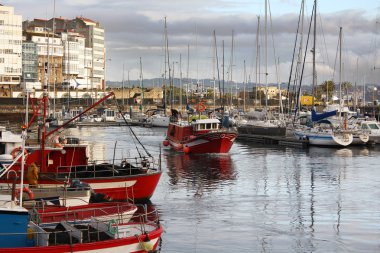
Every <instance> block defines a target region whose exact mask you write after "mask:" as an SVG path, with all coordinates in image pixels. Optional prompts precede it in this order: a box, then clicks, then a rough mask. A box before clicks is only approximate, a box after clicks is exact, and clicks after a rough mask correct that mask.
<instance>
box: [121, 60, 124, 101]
mask: <svg viewBox="0 0 380 253" xmlns="http://www.w3.org/2000/svg"><path fill="white" fill-rule="evenodd" d="M121 86H122V87H121V101H122V105H123V107H124V62H123V81H122V82H121Z"/></svg>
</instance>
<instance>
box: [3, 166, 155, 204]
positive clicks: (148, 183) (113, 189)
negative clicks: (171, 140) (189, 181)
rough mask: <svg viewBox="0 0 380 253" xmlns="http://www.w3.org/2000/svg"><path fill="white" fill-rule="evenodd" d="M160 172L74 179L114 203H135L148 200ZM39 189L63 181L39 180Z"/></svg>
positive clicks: (59, 184)
mask: <svg viewBox="0 0 380 253" xmlns="http://www.w3.org/2000/svg"><path fill="white" fill-rule="evenodd" d="M161 174H162V172H161V171H157V172H153V173H147V174H141V175H131V176H128V177H117V176H115V177H112V178H111V177H107V178H75V179H78V180H80V181H81V182H84V183H87V184H89V185H90V187H91V188H92V189H93V190H94V192H95V193H101V194H104V195H106V196H108V197H109V198H110V199H112V200H115V201H126V200H134V201H135V202H145V201H147V200H149V199H150V198H151V197H152V195H153V193H154V191H155V189H156V186H157V184H158V181H159V180H160V177H161ZM0 183H1V184H7V185H8V181H7V180H5V179H1V180H0ZM39 185H40V186H41V187H57V186H63V185H64V183H63V181H59V180H54V179H53V180H47V179H41V180H39Z"/></svg>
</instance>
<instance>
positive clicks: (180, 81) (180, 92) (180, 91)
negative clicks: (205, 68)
mask: <svg viewBox="0 0 380 253" xmlns="http://www.w3.org/2000/svg"><path fill="white" fill-rule="evenodd" d="M179 88H180V89H179V108H180V109H179V110H180V112H181V111H182V54H179Z"/></svg>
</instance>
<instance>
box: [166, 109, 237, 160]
mask: <svg viewBox="0 0 380 253" xmlns="http://www.w3.org/2000/svg"><path fill="white" fill-rule="evenodd" d="M172 119H177V117H176V116H174V117H172ZM236 137H237V133H236V131H233V130H229V129H226V128H221V126H220V121H219V120H218V119H202V118H201V117H199V118H198V119H194V118H193V119H192V120H191V121H190V122H189V121H182V120H172V122H170V124H169V126H168V130H167V133H166V139H165V140H164V142H163V145H164V146H169V145H170V147H171V148H172V149H174V150H175V151H179V152H184V153H186V154H189V153H192V154H203V153H228V152H229V150H230V149H231V147H232V144H233V143H234V141H235V139H236Z"/></svg>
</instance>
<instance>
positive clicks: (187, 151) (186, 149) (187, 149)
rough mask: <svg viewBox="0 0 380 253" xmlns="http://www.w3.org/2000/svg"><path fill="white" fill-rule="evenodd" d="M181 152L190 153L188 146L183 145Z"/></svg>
mask: <svg viewBox="0 0 380 253" xmlns="http://www.w3.org/2000/svg"><path fill="white" fill-rule="evenodd" d="M183 152H184V153H185V154H188V153H190V148H189V147H188V146H184V147H183Z"/></svg>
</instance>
